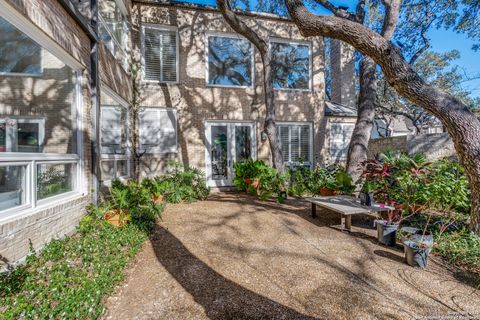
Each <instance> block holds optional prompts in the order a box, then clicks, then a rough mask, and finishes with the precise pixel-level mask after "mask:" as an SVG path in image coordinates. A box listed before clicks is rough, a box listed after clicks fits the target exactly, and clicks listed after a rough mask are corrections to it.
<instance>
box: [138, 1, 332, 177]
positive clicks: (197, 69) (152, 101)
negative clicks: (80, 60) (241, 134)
mask: <svg viewBox="0 0 480 320" xmlns="http://www.w3.org/2000/svg"><path fill="white" fill-rule="evenodd" d="M143 3H144V2H143ZM132 23H133V30H134V34H133V37H132V38H133V46H134V47H133V50H134V52H136V53H137V55H139V54H140V52H141V47H140V46H141V37H140V31H141V27H142V25H144V24H154V25H160V26H170V27H175V28H177V30H178V35H179V43H180V50H179V57H180V68H179V70H180V74H179V81H178V83H175V84H165V83H141V89H142V90H141V91H142V95H141V97H142V102H141V105H142V106H148V107H161V108H170V109H175V110H176V111H177V122H178V126H177V127H178V131H177V134H178V153H176V154H152V155H146V156H145V157H144V158H143V159H142V171H143V173H144V174H145V175H155V174H160V173H162V170H163V168H164V167H165V160H167V159H176V160H179V161H181V162H183V163H184V164H186V165H191V166H195V167H198V168H201V169H204V168H205V140H206V137H205V121H208V120H222V121H252V122H254V123H255V124H256V128H257V132H256V140H257V146H258V148H257V149H258V150H257V154H258V158H260V159H265V160H267V161H268V160H269V147H268V142H264V141H261V138H260V135H261V131H262V128H263V121H264V117H265V106H264V104H263V98H262V97H263V87H262V73H261V62H260V61H261V60H260V56H259V54H258V52H257V50H255V53H254V61H255V67H254V77H253V78H254V86H253V87H252V88H235V87H228V88H222V87H213V86H209V85H207V84H206V57H205V42H206V34H208V33H212V32H214V33H220V34H225V35H228V34H230V35H231V34H233V30H231V29H230V27H229V26H228V25H227V23H226V22H225V21H224V20H223V18H222V16H221V14H220V13H219V12H218V11H215V10H208V9H198V8H195V9H192V8H185V7H175V6H168V5H159V4H155V5H153V4H152V5H145V4H139V3H137V4H134V6H133V13H132ZM247 23H249V25H250V26H251V27H252V28H253V29H254V30H255V31H257V32H258V33H259V35H260V36H261V37H263V38H264V39H269V38H273V39H275V38H280V39H287V40H292V41H295V40H297V41H307V42H308V43H309V44H311V48H312V50H311V52H312V68H313V72H312V74H313V90H311V91H298V90H276V92H275V103H276V107H277V121H279V122H281V121H288V122H309V123H311V124H312V125H313V155H314V157H313V158H314V162H315V163H317V162H321V161H323V160H324V159H323V158H324V154H323V151H322V149H323V146H324V144H325V143H324V139H325V134H324V133H325V118H324V116H323V114H324V103H323V101H324V97H325V96H324V94H325V81H324V58H323V52H324V50H323V39H322V38H317V37H315V38H303V37H302V36H301V35H300V33H299V31H298V29H297V27H296V26H295V25H294V24H293V23H290V22H288V21H285V20H281V19H278V18H267V17H265V18H263V17H261V18H256V19H249V20H248V21H247Z"/></svg>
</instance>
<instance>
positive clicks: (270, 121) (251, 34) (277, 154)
mask: <svg viewBox="0 0 480 320" xmlns="http://www.w3.org/2000/svg"><path fill="white" fill-rule="evenodd" d="M226 1H228V0H217V6H218V9H219V10H220V12H221V13H222V16H223V18H224V19H225V21H227V23H228V24H229V25H230V27H231V28H232V29H233V30H234V31H235V32H237V33H238V34H240V35H242V36H244V37H245V38H247V39H248V40H249V41H250V42H251V43H253V45H254V46H255V47H256V48H257V50H258V51H259V53H260V56H261V58H262V65H263V68H262V69H263V91H264V99H265V101H264V102H265V107H266V116H265V123H264V132H265V133H266V134H267V137H268V142H269V144H270V153H271V155H272V163H273V166H274V167H275V168H276V169H277V170H278V171H279V172H284V171H285V166H284V163H283V157H282V149H281V148H280V144H279V143H278V139H277V127H276V125H275V93H274V91H273V84H272V65H271V61H270V53H269V50H268V44H267V42H266V41H265V40H263V39H262V38H260V37H259V36H258V34H257V33H255V31H253V30H252V29H251V28H250V27H248V26H247V25H246V24H245V23H244V22H243V21H242V20H240V18H239V17H237V15H236V14H235V12H233V11H232V10H231V9H230V7H229V5H228V3H227V2H226Z"/></svg>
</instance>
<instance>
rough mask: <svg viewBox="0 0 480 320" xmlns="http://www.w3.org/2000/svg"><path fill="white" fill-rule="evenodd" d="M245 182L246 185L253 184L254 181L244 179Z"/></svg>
mask: <svg viewBox="0 0 480 320" xmlns="http://www.w3.org/2000/svg"><path fill="white" fill-rule="evenodd" d="M243 181H244V182H245V183H246V184H251V183H252V181H253V180H252V179H250V178H245V179H243Z"/></svg>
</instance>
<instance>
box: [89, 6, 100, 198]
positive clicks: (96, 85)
mask: <svg viewBox="0 0 480 320" xmlns="http://www.w3.org/2000/svg"><path fill="white" fill-rule="evenodd" d="M90 10H91V14H92V17H91V20H90V26H91V28H92V29H93V31H94V33H95V35H98V34H99V33H98V0H90ZM98 45H99V41H98V37H97V39H96V40H95V41H91V42H90V88H91V100H92V111H91V117H92V133H93V135H92V139H91V144H92V147H91V150H92V163H91V164H92V189H93V192H92V197H93V199H92V201H93V203H95V204H97V203H98V198H99V189H100V143H99V138H100V125H99V121H100V80H99V78H100V77H99V63H98V58H99V53H98V50H99V49H98Z"/></svg>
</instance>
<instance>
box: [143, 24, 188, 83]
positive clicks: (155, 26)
mask: <svg viewBox="0 0 480 320" xmlns="http://www.w3.org/2000/svg"><path fill="white" fill-rule="evenodd" d="M145 28H149V29H156V30H160V31H170V32H175V37H176V55H177V60H176V61H175V72H176V75H177V79H176V80H175V81H164V80H149V79H145V68H146V66H145ZM140 42H141V44H140V51H141V53H142V57H141V64H142V82H144V83H171V84H178V83H180V36H179V34H178V28H177V27H175V26H166V25H160V24H151V23H144V24H142V32H141V41H140Z"/></svg>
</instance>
